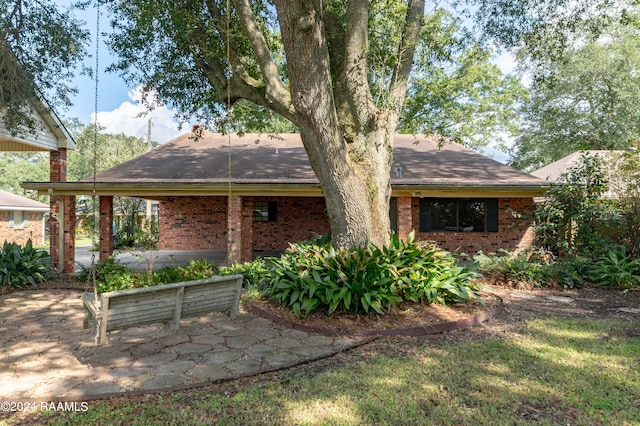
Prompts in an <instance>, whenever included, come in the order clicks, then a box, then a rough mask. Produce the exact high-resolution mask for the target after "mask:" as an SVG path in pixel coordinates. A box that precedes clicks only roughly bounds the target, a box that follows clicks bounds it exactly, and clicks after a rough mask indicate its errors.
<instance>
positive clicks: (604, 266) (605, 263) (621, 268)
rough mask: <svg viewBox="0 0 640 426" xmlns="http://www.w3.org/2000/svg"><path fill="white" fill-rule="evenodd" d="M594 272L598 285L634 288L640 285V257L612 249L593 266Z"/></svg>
mask: <svg viewBox="0 0 640 426" xmlns="http://www.w3.org/2000/svg"><path fill="white" fill-rule="evenodd" d="M593 274H594V278H595V280H596V281H595V284H596V285H599V286H603V287H622V288H625V289H632V288H634V287H637V286H639V285H640V259H632V258H631V257H628V256H627V255H626V253H625V251H624V250H612V251H610V252H609V253H608V254H607V256H605V257H603V258H602V259H601V260H600V261H598V262H597V263H596V264H595V265H594V266H593Z"/></svg>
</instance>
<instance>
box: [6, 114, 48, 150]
mask: <svg viewBox="0 0 640 426" xmlns="http://www.w3.org/2000/svg"><path fill="white" fill-rule="evenodd" d="M31 115H32V117H33V118H34V119H35V121H36V123H37V125H36V129H34V131H32V132H28V133H27V134H24V135H19V136H11V133H10V132H9V131H8V130H7V129H6V127H5V124H4V119H3V118H4V111H0V151H51V150H57V149H58V141H57V140H56V137H55V135H54V134H53V132H52V131H51V130H50V129H49V127H48V126H47V124H46V123H45V122H44V120H43V118H42V116H41V115H40V114H37V113H36V112H35V111H34V112H32V114H31Z"/></svg>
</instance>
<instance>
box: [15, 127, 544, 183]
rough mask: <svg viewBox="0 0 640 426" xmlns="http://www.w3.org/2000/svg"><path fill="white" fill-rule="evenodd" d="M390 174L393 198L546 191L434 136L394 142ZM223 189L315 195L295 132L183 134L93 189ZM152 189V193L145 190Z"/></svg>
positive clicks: (103, 176) (98, 179)
mask: <svg viewBox="0 0 640 426" xmlns="http://www.w3.org/2000/svg"><path fill="white" fill-rule="evenodd" d="M229 141H230V142H231V149H230V151H231V182H230V181H229ZM390 173H391V184H392V187H393V189H394V192H397V191H403V190H404V191H412V192H415V191H426V190H429V189H432V190H433V189H434V188H440V189H444V190H446V189H447V188H448V189H453V190H455V189H457V190H460V189H462V188H465V189H472V188H484V189H493V190H500V189H502V190H510V191H519V192H525V193H530V192H533V193H540V194H541V193H542V192H544V189H545V188H546V187H547V186H548V183H547V182H545V181H543V180H541V179H539V178H536V177H534V176H532V175H530V174H528V173H525V172H521V171H519V170H516V169H513V168H511V167H509V166H506V165H504V164H502V163H499V162H497V161H495V160H492V159H490V158H488V157H485V156H483V155H481V154H478V153H476V152H474V151H472V150H470V149H467V148H465V147H463V146H461V145H459V144H454V143H447V144H445V145H444V146H443V147H442V148H441V149H439V148H438V141H437V139H436V138H427V137H424V136H414V135H396V136H395V138H394V160H393V164H392V167H391V170H390ZM93 182H94V179H93V177H91V178H87V179H85V180H84V181H83V182H82V183H80V184H84V185H87V184H91V185H93ZM230 183H231V185H233V186H234V188H235V189H236V190H237V191H238V192H241V188H243V186H244V188H262V189H256V190H257V191H260V190H267V188H270V189H269V191H270V192H277V191H278V189H280V190H283V191H284V190H286V189H287V187H293V186H295V187H297V188H307V189H308V190H310V191H311V190H313V191H316V192H317V194H316V195H320V194H321V192H320V189H319V183H318V179H317V178H316V176H315V174H314V172H313V170H312V168H311V165H310V164H309V160H308V158H307V155H306V152H305V150H304V147H303V146H302V142H301V140H300V136H299V135H298V134H280V135H279V136H278V137H277V138H270V137H268V136H266V135H258V134H245V135H243V136H237V135H232V136H231V138H230V139H229V136H228V135H221V134H218V133H209V134H206V135H204V137H203V138H202V139H200V140H199V141H197V142H196V141H194V140H193V138H192V135H191V133H187V134H184V135H181V136H178V137H177V138H175V139H173V140H171V141H169V142H167V143H165V144H163V145H161V146H159V147H157V148H155V149H153V150H152V151H149V152H148V153H146V154H144V155H141V156H139V157H137V158H134V159H132V160H130V161H127V162H125V163H123V164H120V165H118V166H115V167H112V168H110V169H108V170H105V171H102V172H100V173H98V174H97V175H96V176H95V184H96V188H98V189H101V188H106V187H107V186H110V187H111V188H112V189H113V190H115V189H117V188H120V189H121V190H124V188H130V189H131V188H133V187H135V188H136V189H135V190H137V191H138V193H139V194H142V195H144V194H149V193H150V192H149V191H151V192H157V193H159V192H160V191H161V190H162V189H161V188H163V187H164V188H166V189H167V190H169V189H173V190H176V189H178V188H181V189H180V192H181V194H185V191H186V192H188V189H187V188H191V189H192V190H194V191H195V189H196V188H199V189H198V190H197V191H198V192H199V193H200V192H207V193H209V194H213V192H215V189H216V188H218V190H219V192H220V193H221V194H224V192H223V191H226V190H227V188H228V187H229V184H230ZM78 185H79V183H76V184H75V187H76V188H77V189H79V188H80V187H79V186H78ZM36 186H37V185H34V184H33V183H29V184H28V185H27V184H25V187H28V188H34V189H40V190H42V189H43V188H39V187H36ZM274 186H277V187H278V189H274ZM63 187H67V188H72V187H74V184H73V183H60V184H56V190H57V192H59V190H63ZM143 187H144V188H143ZM152 187H153V188H155V189H153V190H151V188H152ZM145 188H146V189H145ZM135 190H134V189H131V191H135ZM192 192H193V191H192ZM59 193H64V192H59ZM69 193H71V192H69ZM75 193H84V192H79V191H76V192H75ZM131 195H132V194H131ZM254 195H255V191H254Z"/></svg>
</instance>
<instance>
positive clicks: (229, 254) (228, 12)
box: [225, 0, 236, 266]
mask: <svg viewBox="0 0 640 426" xmlns="http://www.w3.org/2000/svg"><path fill="white" fill-rule="evenodd" d="M226 7H227V9H226V14H225V15H226V16H225V18H226V20H225V26H226V28H225V30H226V34H225V36H226V48H227V49H226V54H227V72H226V77H227V105H226V106H227V111H226V112H227V119H226V120H225V122H226V129H225V130H226V132H227V160H228V164H227V171H228V186H227V190H228V191H227V216H228V215H229V214H230V213H231V212H230V211H229V210H230V208H231V194H232V191H231V179H232V175H231V123H230V118H231V10H230V8H231V1H230V0H227V5H226ZM233 235H234V227H233V224H232V223H231V222H230V221H229V220H228V219H227V261H226V263H227V266H232V265H231V264H232V263H233V264H235V263H236V262H235V258H234V255H233Z"/></svg>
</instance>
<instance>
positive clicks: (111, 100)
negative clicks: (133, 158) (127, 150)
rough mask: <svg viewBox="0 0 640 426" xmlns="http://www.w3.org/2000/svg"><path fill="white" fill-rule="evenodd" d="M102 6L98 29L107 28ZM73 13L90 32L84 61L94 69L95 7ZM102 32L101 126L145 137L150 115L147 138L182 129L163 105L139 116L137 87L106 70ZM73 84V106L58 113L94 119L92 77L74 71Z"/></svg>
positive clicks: (163, 139)
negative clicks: (149, 131)
mask: <svg viewBox="0 0 640 426" xmlns="http://www.w3.org/2000/svg"><path fill="white" fill-rule="evenodd" d="M70 3H71V1H70V0H61V1H60V4H61V5H64V6H68V5H69V4H70ZM104 12H105V11H104V10H102V13H101V16H100V32H101V33H104V32H106V31H108V30H109V18H108V16H105V14H104ZM75 15H76V16H77V17H78V19H80V20H82V21H84V22H85V23H86V24H85V27H86V28H87V29H88V30H89V31H90V32H91V40H92V44H91V46H89V47H88V48H87V49H88V51H89V52H90V54H91V57H90V58H87V59H86V60H85V65H86V66H88V67H90V68H91V69H93V70H94V73H95V69H96V68H95V66H96V56H95V55H96V47H95V39H96V8H95V7H89V8H88V9H87V10H76V11H75ZM104 42H105V38H104V36H100V49H99V52H98V72H97V75H98V83H99V84H98V102H97V104H98V124H99V125H100V126H102V127H104V128H105V132H107V133H114V134H119V133H124V134H125V135H127V136H136V137H139V138H143V139H146V138H147V132H148V125H149V119H151V140H153V141H155V142H158V143H164V142H166V141H168V140H170V139H173V138H174V137H176V136H178V135H180V134H182V133H184V132H185V131H186V130H185V129H186V128H188V127H183V129H182V130H181V129H179V128H178V127H179V126H178V123H177V122H176V121H175V120H174V119H173V113H172V112H171V111H170V110H168V109H167V108H166V107H159V108H156V109H155V110H154V111H152V112H151V113H149V114H147V115H145V116H142V117H141V116H140V114H141V113H144V112H145V107H144V106H142V105H141V104H139V103H138V101H139V100H140V93H141V91H140V88H139V87H130V86H128V85H127V84H126V83H125V82H124V80H123V79H122V78H120V76H118V75H117V74H114V73H107V72H106V69H107V67H108V66H109V65H111V64H112V63H113V62H114V61H115V59H114V57H113V56H112V55H111V53H110V52H109V50H108V48H107V46H106V44H105V43H104ZM73 84H74V85H75V86H76V87H77V88H78V94H77V95H76V96H74V97H72V98H71V101H72V103H73V106H72V107H70V108H69V110H68V111H65V112H62V114H61V115H63V116H65V117H68V118H78V119H79V120H80V121H81V122H82V123H84V124H89V123H93V122H94V115H95V104H96V97H95V94H96V87H95V80H94V79H93V78H91V77H88V76H83V75H77V76H76V77H75V79H74V81H73Z"/></svg>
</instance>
